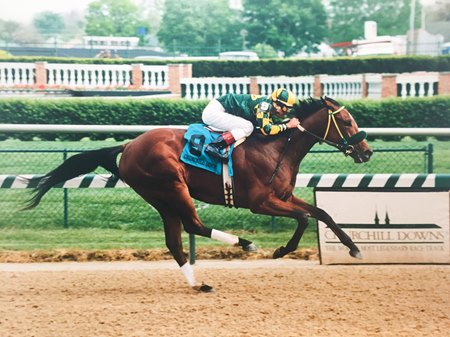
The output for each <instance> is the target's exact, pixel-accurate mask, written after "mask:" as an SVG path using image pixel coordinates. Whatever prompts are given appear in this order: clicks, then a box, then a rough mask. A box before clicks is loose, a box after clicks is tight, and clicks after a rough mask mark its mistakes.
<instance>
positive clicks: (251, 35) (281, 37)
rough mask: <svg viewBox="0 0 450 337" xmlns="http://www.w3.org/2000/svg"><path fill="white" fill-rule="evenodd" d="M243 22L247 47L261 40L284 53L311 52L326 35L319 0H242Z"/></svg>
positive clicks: (324, 13)
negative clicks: (246, 32) (246, 34)
mask: <svg viewBox="0 0 450 337" xmlns="http://www.w3.org/2000/svg"><path fill="white" fill-rule="evenodd" d="M244 23H245V29H246V30H247V31H248V36H247V40H248V42H249V44H250V46H255V45H256V44H258V43H262V44H266V45H270V46H272V47H273V48H275V49H276V50H279V51H282V52H284V53H285V54H286V55H292V54H294V53H296V52H298V51H300V50H304V51H314V50H315V49H316V46H317V45H319V44H320V43H321V42H322V41H323V39H324V38H325V37H326V35H327V15H326V11H325V8H324V6H323V4H322V2H321V0H245V1H244Z"/></svg>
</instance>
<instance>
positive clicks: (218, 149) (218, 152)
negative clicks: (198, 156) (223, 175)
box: [205, 132, 236, 161]
mask: <svg viewBox="0 0 450 337" xmlns="http://www.w3.org/2000/svg"><path fill="white" fill-rule="evenodd" d="M235 141H236V140H235V139H234V137H233V134H232V133H231V132H225V133H223V134H221V135H220V136H219V137H217V138H216V139H215V140H214V141H212V142H211V143H209V144H207V145H206V147H205V152H206V153H207V154H209V155H210V156H212V157H215V158H219V159H220V160H222V161H227V160H228V151H227V150H226V147H227V146H228V145H231V144H233V143H234V142H235Z"/></svg>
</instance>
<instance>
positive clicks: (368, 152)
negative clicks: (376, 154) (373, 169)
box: [364, 150, 373, 158]
mask: <svg viewBox="0 0 450 337" xmlns="http://www.w3.org/2000/svg"><path fill="white" fill-rule="evenodd" d="M372 154H373V151H372V150H366V151H364V156H365V157H366V158H370V157H371V156H372Z"/></svg>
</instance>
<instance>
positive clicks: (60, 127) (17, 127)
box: [0, 124, 450, 137]
mask: <svg viewBox="0 0 450 337" xmlns="http://www.w3.org/2000/svg"><path fill="white" fill-rule="evenodd" d="M160 128H176V129H187V125H65V124H0V133H1V132H5V133H13V132H43V133H46V132H52V133H53V132H55V133H84V132H96V133H114V132H118V133H139V132H145V131H148V130H153V129H160ZM360 129H361V130H364V131H366V132H367V133H368V134H369V135H370V136H434V137H438V136H450V128H360Z"/></svg>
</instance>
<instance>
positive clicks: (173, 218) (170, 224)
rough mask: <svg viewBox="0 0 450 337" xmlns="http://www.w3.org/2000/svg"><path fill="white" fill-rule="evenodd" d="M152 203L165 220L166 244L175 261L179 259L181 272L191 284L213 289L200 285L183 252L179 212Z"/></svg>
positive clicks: (194, 286)
mask: <svg viewBox="0 0 450 337" xmlns="http://www.w3.org/2000/svg"><path fill="white" fill-rule="evenodd" d="M152 205H153V206H154V207H155V208H156V209H157V211H158V212H159V214H160V215H161V218H162V220H163V222H164V233H165V239H166V246H167V248H168V249H169V251H170V253H171V254H172V256H173V258H174V259H175V261H177V263H178V265H179V266H180V268H181V272H182V273H183V275H184V277H185V278H186V281H187V283H188V284H189V286H191V287H192V288H194V289H196V290H199V291H203V292H209V291H212V287H210V286H208V285H206V284H202V285H198V284H197V283H196V281H195V276H194V270H193V269H192V266H191V265H190V264H189V262H188V261H187V259H186V255H185V254H184V252H183V242H182V240H181V230H182V227H181V220H180V218H179V216H178V214H176V211H174V210H171V209H170V207H168V206H167V205H165V204H164V203H162V202H152Z"/></svg>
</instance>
